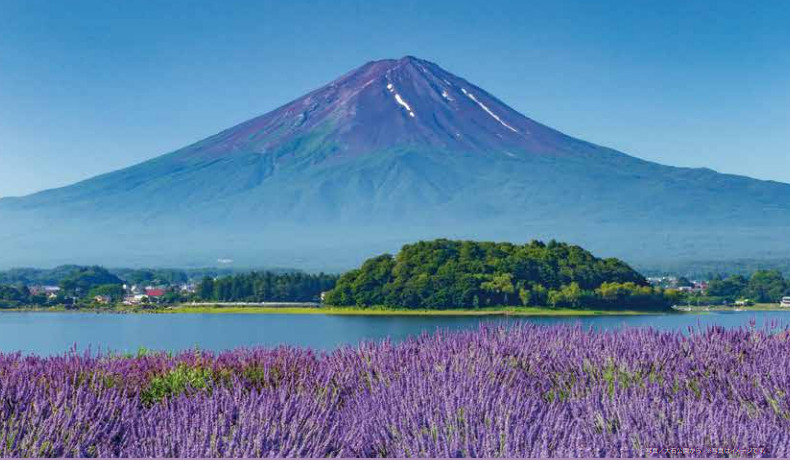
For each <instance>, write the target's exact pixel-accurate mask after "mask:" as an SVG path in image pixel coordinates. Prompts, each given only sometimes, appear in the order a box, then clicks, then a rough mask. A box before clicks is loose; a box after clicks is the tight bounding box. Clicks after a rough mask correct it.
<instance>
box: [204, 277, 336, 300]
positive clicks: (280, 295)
mask: <svg viewBox="0 0 790 460" xmlns="http://www.w3.org/2000/svg"><path fill="white" fill-rule="evenodd" d="M337 278H338V277H337V275H328V274H325V273H319V274H317V275H311V274H307V273H300V272H296V273H272V272H261V273H259V272H252V273H246V274H240V275H233V276H226V277H223V278H217V279H213V278H211V277H205V278H203V280H202V281H201V282H200V283H199V284H198V286H197V290H196V296H197V298H198V299H200V300H207V301H212V300H213V301H219V302H317V301H320V300H321V293H322V292H324V291H328V290H330V289H332V288H333V287H334V286H335V283H336V282H337Z"/></svg>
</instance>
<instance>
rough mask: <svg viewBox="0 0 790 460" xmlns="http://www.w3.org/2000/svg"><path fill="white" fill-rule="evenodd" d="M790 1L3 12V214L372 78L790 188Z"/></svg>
mask: <svg viewBox="0 0 790 460" xmlns="http://www.w3.org/2000/svg"><path fill="white" fill-rule="evenodd" d="M788 24H790V2H786V1H770V0H766V1H760V2H747V1H742V0H738V1H725V0H719V1H706V2H698V1H689V0H682V1H666V0H664V1H621V0H619V1H589V0H581V1H570V0H562V1H542V2H532V1H512V2H510V1H495V0H485V1H454V2H444V1H434V2H424V1H414V2H411V1H406V2H403V1H388V2H385V1H358V2H352V1H316V2H310V1H285V0H282V1H277V2H273V1H272V2H266V1H216V2H207V1H193V0H190V1H186V0H184V1H167V2H153V1H148V2H143V1H107V0H100V1H81V0H73V1H51V0H41V1H39V0H2V3H1V4H0V196H8V195H20V194H26V193H30V192H34V191H37V190H41V189H45V188H51V187H56V186H62V185H66V184H69V183H71V182H74V181H77V180H80V179H84V178H87V177H90V176H93V175H96V174H100V173H103V172H107V171H110V170H114V169H118V168H121V167H124V166H128V165H131V164H134V163H137V162H140V161H142V160H145V159H148V158H152V157H154V156H157V155H159V154H162V153H166V152H169V151H171V150H174V149H176V148H178V147H182V146H184V145H186V144H189V143H192V142H194V141H196V140H199V139H201V138H204V137H207V136H209V135H211V134H214V133H216V132H218V131H220V130H222V129H224V128H226V127H229V126H231V125H233V124H235V123H238V122H241V121H244V120H246V119H248V118H251V117H253V116H255V115H259V114H262V113H265V112H267V111H269V110H271V109H273V108H275V107H277V106H279V105H281V104H283V103H285V102H287V101H289V100H291V99H293V98H296V97H298V96H300V95H302V94H303V93H305V92H307V91H309V90H311V89H314V88H316V87H318V86H321V85H322V84H324V83H326V82H328V81H330V80H332V79H333V78H335V77H337V76H338V75H340V74H342V73H345V72H346V71H348V70H350V69H351V68H353V67H356V66H358V65H361V64H362V63H364V62H366V61H369V60H374V59H381V58H397V57H401V56H403V55H407V54H411V55H416V56H418V57H421V58H425V59H429V60H431V61H434V62H436V63H438V64H440V65H441V66H443V67H444V68H446V69H447V70H449V71H451V72H454V73H456V74H458V75H460V76H462V77H465V78H467V79H468V80H470V81H472V82H474V83H476V84H478V85H479V86H482V87H484V88H486V89H487V90H488V91H490V92H491V93H493V94H494V95H496V96H498V97H499V98H500V99H502V100H504V101H505V102H506V103H508V104H510V105H511V106H512V107H514V108H515V109H517V110H519V111H521V112H523V113H524V114H526V115H527V116H530V117H532V118H534V119H536V120H538V121H540V122H543V123H545V124H548V125H549V126H552V127H554V128H557V129H559V130H561V131H564V132H566V133H568V134H571V135H574V136H577V137H580V138H583V139H586V140H589V141H592V142H595V143H599V144H602V145H606V146H609V147H613V148H616V149H619V150H622V151H624V152H627V153H629V154H632V155H635V156H639V157H642V158H645V159H649V160H654V161H658V162H661V163H665V164H673V165H679V166H707V167H710V168H713V169H716V170H718V171H723V172H731V173H738V174H745V175H749V176H753V177H758V178H763V179H773V180H780V181H784V182H790V26H788Z"/></svg>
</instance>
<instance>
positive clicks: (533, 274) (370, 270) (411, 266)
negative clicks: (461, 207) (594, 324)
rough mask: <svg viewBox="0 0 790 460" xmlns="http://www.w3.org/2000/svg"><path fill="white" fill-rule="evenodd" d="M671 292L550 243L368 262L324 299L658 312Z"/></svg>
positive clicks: (416, 250)
mask: <svg viewBox="0 0 790 460" xmlns="http://www.w3.org/2000/svg"><path fill="white" fill-rule="evenodd" d="M674 294H675V293H674V292H665V291H662V290H657V289H653V288H651V287H650V286H649V285H648V283H647V281H646V280H645V278H644V277H643V276H642V275H641V274H639V273H638V272H636V271H635V270H634V269H632V268H631V267H630V266H628V265H627V264H626V263H624V262H622V261H621V260H618V259H613V258H609V259H600V258H597V257H595V256H594V255H592V254H591V253H590V252H588V251H586V250H584V249H583V248H581V247H579V246H574V245H569V244H565V243H559V242H556V241H550V242H549V243H548V244H546V243H543V242H540V241H532V242H530V243H528V244H524V245H516V244H511V243H493V242H475V241H452V240H446V239H439V240H434V241H427V242H425V241H421V242H418V243H416V244H410V245H406V246H404V247H403V248H402V249H401V251H400V252H399V253H398V254H397V255H395V256H392V255H390V254H384V255H380V256H378V257H374V258H372V259H368V260H367V261H366V262H365V263H364V264H363V265H362V266H361V267H360V268H358V269H355V270H352V271H350V272H348V273H346V274H344V275H343V276H342V277H341V278H340V279H339V280H338V283H337V285H336V287H335V289H333V290H332V291H330V292H329V293H328V294H327V296H326V302H327V303H328V304H331V305H357V306H373V305H386V306H392V307H401V308H469V307H472V308H475V307H486V306H520V305H521V306H553V307H571V308H580V307H586V306H596V307H620V308H624V309H625V308H628V309H633V308H640V307H661V306H667V305H669V304H671V303H672V301H673V300H674V297H673V296H674Z"/></svg>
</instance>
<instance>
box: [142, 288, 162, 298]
mask: <svg viewBox="0 0 790 460" xmlns="http://www.w3.org/2000/svg"><path fill="white" fill-rule="evenodd" d="M145 295H147V296H148V297H162V296H163V295H165V290H164V289H146V290H145Z"/></svg>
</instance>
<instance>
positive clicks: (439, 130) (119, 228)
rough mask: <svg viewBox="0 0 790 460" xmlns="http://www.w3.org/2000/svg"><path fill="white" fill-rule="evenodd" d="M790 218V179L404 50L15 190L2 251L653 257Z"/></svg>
mask: <svg viewBox="0 0 790 460" xmlns="http://www.w3.org/2000/svg"><path fill="white" fill-rule="evenodd" d="M679 142H680V140H679ZM788 230H790V185H788V184H784V183H779V182H771V181H760V180H755V179H751V178H747V177H742V176H735V175H727V174H719V173H717V172H714V171H712V170H709V169H692V168H676V167H671V166H664V165H660V164H657V163H652V162H649V161H644V160H641V159H638V158H635V157H632V156H629V155H627V154H624V153H621V152H618V151H615V150H612V149H609V148H605V147H601V146H598V145H594V144H591V143H589V142H585V141H583V140H579V139H575V138H573V137H570V136H568V135H565V134H563V133H561V132H559V131H557V130H555V129H552V128H549V127H547V126H545V125H542V124H540V123H538V122H536V121H534V120H532V119H530V118H527V117H526V116H524V115H522V114H520V113H518V112H517V111H515V110H513V109H512V108H510V107H509V106H507V105H506V104H505V103H504V102H502V101H500V100H499V99H497V98H496V97H495V96H493V95H492V94H490V93H489V92H487V91H486V90H484V89H482V88H480V87H478V86H476V85H474V84H472V83H470V82H468V81H467V80H465V79H463V78H460V77H458V76H456V75H453V74H452V73H450V72H448V71H446V70H444V69H442V68H441V67H439V66H438V65H436V64H434V63H431V62H428V61H425V60H421V59H418V58H415V57H411V56H407V57H404V58H402V59H398V60H381V61H374V62H369V63H367V64H364V65H363V66H361V67H359V68H357V69H355V70H353V71H351V72H349V73H347V74H346V75H343V76H341V77H340V78H338V79H336V80H334V81H332V82H331V83H329V84H327V85H325V86H323V87H321V88H318V89H316V90H315V91H312V92H310V93H309V94H306V95H305V96H303V97H300V98H299V99H296V100H294V101H293V102H290V103H288V104H286V105H284V106H282V107H280V108H278V109H276V110H274V111H272V112H269V113H267V114H265V115H262V116H259V117H257V118H254V119H252V120H249V121H247V122H244V123H241V124H239V125H237V126H234V127H232V128H229V129H227V130H225V131H222V132H220V133H218V134H215V135H213V136H211V137H208V138H206V139H204V140H201V141H199V142H197V143H195V144H192V145H189V146H187V147H184V148H182V149H180V150H177V151H175V152H172V153H168V154H166V155H162V156H160V157H157V158H154V159H152V160H149V161H146V162H143V163H140V164H137V165H135V166H132V167H129V168H126V169H122V170H119V171H114V172H110V173H108V174H104V175H101V176H97V177H94V178H91V179H88V180H85V181H82V182H79V183H76V184H73V185H70V186H67V187H63V188H58V189H52V190H46V191H43V192H39V193H36V194H33V195H29V196H25V197H18V198H5V199H2V200H0V254H2V258H0V265H2V266H19V265H54V264H58V263H66V262H68V263H103V264H109V265H113V266H119V265H130V266H132V265H149V266H151V265H156V266H164V265H171V266H173V265H179V266H190V265H201V266H205V265H212V264H213V263H215V262H216V260H218V259H223V260H224V259H232V260H233V261H234V264H236V265H246V266H260V265H286V266H297V267H302V268H324V269H332V268H345V267H349V266H352V265H354V264H356V263H357V262H359V261H360V260H361V259H363V258H365V257H367V256H370V255H373V254H375V253H377V252H380V251H394V250H396V249H397V248H398V247H399V246H400V245H401V244H403V243H405V242H408V241H412V240H415V239H419V238H434V237H453V238H471V239H496V240H511V241H519V242H520V241H528V240H530V239H534V238H538V239H550V238H556V239H562V240H567V241H571V242H574V243H578V244H582V245H585V246H586V247H588V248H589V249H591V250H594V251H596V252H599V253H602V254H605V255H612V256H618V257H623V258H626V259H628V260H629V261H634V262H639V263H645V262H649V261H659V260H660V261H665V260H670V259H671V260H677V259H700V258H705V259H720V258H728V257H777V256H787V255H788V254H790V247H788V246H787V244H786V235H787V233H788Z"/></svg>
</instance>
